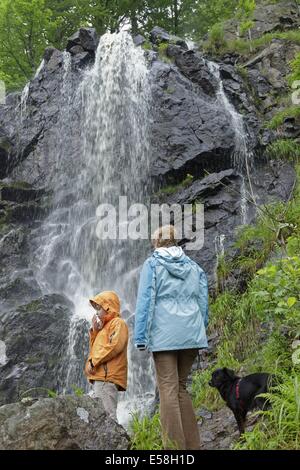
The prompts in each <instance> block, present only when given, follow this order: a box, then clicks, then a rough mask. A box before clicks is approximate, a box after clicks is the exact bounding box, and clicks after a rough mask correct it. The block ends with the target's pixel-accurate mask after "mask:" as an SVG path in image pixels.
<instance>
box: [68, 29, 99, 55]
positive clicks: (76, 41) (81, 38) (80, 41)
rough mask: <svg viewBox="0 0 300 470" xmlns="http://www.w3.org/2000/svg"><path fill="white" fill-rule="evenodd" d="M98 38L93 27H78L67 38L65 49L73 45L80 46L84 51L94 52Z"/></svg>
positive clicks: (69, 48)
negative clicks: (77, 29)
mask: <svg viewBox="0 0 300 470" xmlns="http://www.w3.org/2000/svg"><path fill="white" fill-rule="evenodd" d="M98 42H99V38H98V36H97V32H96V30H95V28H80V29H79V31H76V33H75V34H73V36H71V37H70V38H69V39H68V42H67V51H70V50H71V49H72V47H74V46H78V45H79V46H81V47H82V48H83V49H84V50H85V51H92V52H95V51H96V49H97V46H98Z"/></svg>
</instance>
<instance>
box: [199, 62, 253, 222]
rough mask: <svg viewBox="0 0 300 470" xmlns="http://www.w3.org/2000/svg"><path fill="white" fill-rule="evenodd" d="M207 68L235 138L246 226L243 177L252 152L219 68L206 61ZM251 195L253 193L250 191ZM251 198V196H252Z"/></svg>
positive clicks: (235, 159) (245, 196) (251, 160)
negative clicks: (216, 83) (214, 81)
mask: <svg viewBox="0 0 300 470" xmlns="http://www.w3.org/2000/svg"><path fill="white" fill-rule="evenodd" d="M207 63H208V67H209V70H210V72H211V73H212V75H213V76H214V77H215V78H216V80H217V81H218V84H219V88H218V91H217V99H218V100H219V102H220V104H221V105H222V107H224V110H225V113H227V114H228V115H229V116H230V119H231V122H232V127H233V130H234V136H235V146H234V152H233V166H234V168H236V170H237V171H238V172H239V173H240V176H241V179H242V181H241V189H240V193H241V222H242V224H243V225H244V224H246V223H247V220H248V217H247V212H248V211H247V192H246V184H245V177H246V176H247V177H248V179H249V170H250V169H251V166H252V164H253V159H254V155H253V151H252V150H250V149H249V139H248V134H247V132H246V128H245V124H244V120H243V116H242V115H241V114H240V113H238V112H237V111H236V109H235V108H234V106H233V105H232V104H231V103H230V101H229V99H228V97H227V95H226V93H225V91H224V86H223V82H222V79H221V74H220V67H219V65H218V64H216V63H215V62H211V61H208V62H207ZM249 185H250V186H251V181H250V180H249ZM251 192H252V193H253V191H252V190H251ZM252 197H253V194H252Z"/></svg>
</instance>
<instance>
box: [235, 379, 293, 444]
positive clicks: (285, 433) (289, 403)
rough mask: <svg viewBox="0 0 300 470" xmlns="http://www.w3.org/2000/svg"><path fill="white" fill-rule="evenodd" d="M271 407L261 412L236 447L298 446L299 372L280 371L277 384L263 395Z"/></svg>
mask: <svg viewBox="0 0 300 470" xmlns="http://www.w3.org/2000/svg"><path fill="white" fill-rule="evenodd" d="M264 396H265V397H267V398H268V399H269V400H270V404H271V409H270V410H267V411H261V412H259V413H258V414H260V415H262V417H263V419H262V421H260V422H259V423H258V424H257V425H256V426H255V427H254V429H253V431H252V432H250V433H245V435H244V437H243V441H242V442H239V443H238V444H237V445H236V447H235V448H236V449H248V450H276V449H285V450H291V449H293V450H299V449H300V374H299V371H294V372H293V373H292V375H289V374H286V373H283V374H281V384H280V385H278V386H276V387H274V389H273V390H272V393H268V394H264Z"/></svg>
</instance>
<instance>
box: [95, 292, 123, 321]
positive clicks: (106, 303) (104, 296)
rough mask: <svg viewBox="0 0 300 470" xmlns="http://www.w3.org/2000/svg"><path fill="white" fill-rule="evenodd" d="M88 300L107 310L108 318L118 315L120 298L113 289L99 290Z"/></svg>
mask: <svg viewBox="0 0 300 470" xmlns="http://www.w3.org/2000/svg"><path fill="white" fill-rule="evenodd" d="M89 301H90V303H91V304H92V305H93V302H94V303H95V304H97V305H100V306H101V307H102V308H103V309H104V310H106V311H107V313H108V316H109V317H110V318H114V317H119V316H120V299H119V297H118V295H117V294H116V293H115V292H114V291H104V292H100V294H97V295H95V297H92V298H91V299H89Z"/></svg>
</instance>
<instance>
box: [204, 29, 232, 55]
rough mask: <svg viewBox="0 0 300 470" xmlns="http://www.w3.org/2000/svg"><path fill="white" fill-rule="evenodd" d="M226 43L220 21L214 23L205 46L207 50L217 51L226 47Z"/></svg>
mask: <svg viewBox="0 0 300 470" xmlns="http://www.w3.org/2000/svg"><path fill="white" fill-rule="evenodd" d="M226 45H227V43H226V41H225V38H224V29H223V25H222V24H221V23H217V24H215V25H214V26H213V27H212V28H211V30H210V32H209V35H208V41H207V43H206V44H205V48H206V49H207V50H209V51H213V52H218V51H221V50H223V49H224V48H225V47H226Z"/></svg>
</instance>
